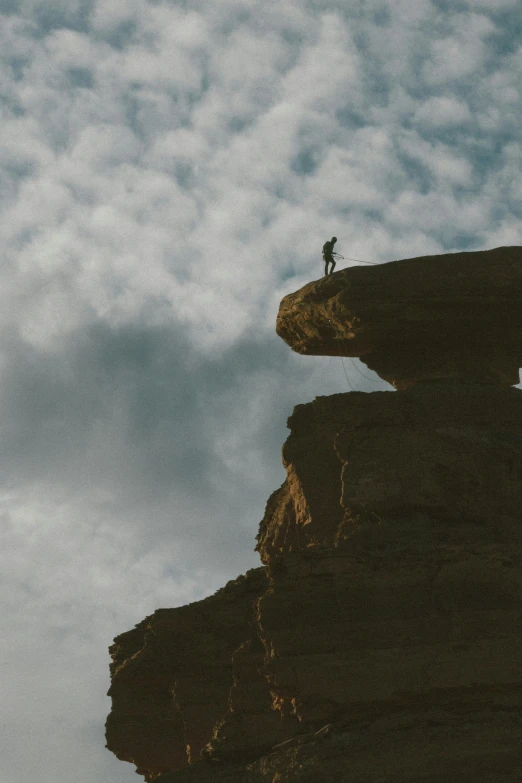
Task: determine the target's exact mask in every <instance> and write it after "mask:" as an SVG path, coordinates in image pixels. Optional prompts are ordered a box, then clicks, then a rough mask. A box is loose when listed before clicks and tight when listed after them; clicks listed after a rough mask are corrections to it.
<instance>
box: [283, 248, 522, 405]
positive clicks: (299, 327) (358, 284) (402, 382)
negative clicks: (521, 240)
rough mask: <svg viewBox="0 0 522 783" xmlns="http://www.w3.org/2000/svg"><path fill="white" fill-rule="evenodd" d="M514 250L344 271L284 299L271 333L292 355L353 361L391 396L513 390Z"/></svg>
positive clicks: (519, 287)
mask: <svg viewBox="0 0 522 783" xmlns="http://www.w3.org/2000/svg"><path fill="white" fill-rule="evenodd" d="M521 296H522V248H520V247H500V248H497V249H495V250H486V251H480V252H473V253H454V254H452V255H443V256H426V257H422V258H408V259H405V260H402V261H395V262H393V263H389V264H380V265H378V266H371V267H350V268H348V269H343V270H341V271H339V272H335V273H334V274H333V275H329V276H328V277H323V278H322V280H318V281H316V282H313V283H308V285H306V286H304V288H301V290H300V291H297V292H296V293H294V294H289V295H288V296H286V297H285V298H284V299H283V301H282V302H281V306H280V309H279V315H278V317H277V326H276V330H277V333H278V334H279V335H280V336H281V337H282V338H283V340H285V342H286V343H288V345H289V346H290V347H291V348H292V349H293V350H294V351H297V352H298V353H302V354H308V355H314V356H317V355H326V356H359V357H360V358H361V360H362V361H363V362H364V363H365V364H366V365H367V366H368V367H369V368H370V369H372V370H374V371H375V372H377V373H378V374H379V375H380V376H381V377H382V378H384V379H385V380H387V381H389V382H390V383H391V384H392V385H393V386H395V387H396V388H397V389H404V388H407V387H408V386H412V385H414V384H415V383H418V382H419V381H420V380H433V379H437V378H456V379H459V380H468V381H478V380H484V381H487V382H494V383H499V384H502V385H507V386H510V385H512V384H515V383H518V379H519V375H518V369H519V367H520V366H521V365H522V309H521V308H520V301H521Z"/></svg>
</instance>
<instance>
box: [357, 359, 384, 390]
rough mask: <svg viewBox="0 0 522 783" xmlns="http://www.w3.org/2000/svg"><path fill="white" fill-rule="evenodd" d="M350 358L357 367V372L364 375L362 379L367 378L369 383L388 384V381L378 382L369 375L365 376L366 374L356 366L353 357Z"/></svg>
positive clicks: (380, 380)
mask: <svg viewBox="0 0 522 783" xmlns="http://www.w3.org/2000/svg"><path fill="white" fill-rule="evenodd" d="M348 358H349V359H350V361H351V363H352V364H353V366H354V367H355V369H356V370H357V372H358V373H359V375H362V377H363V378H366V380H367V381H371V382H372V383H387V381H383V380H382V379H379V380H378V381H376V380H375V378H370V376H369V375H365V374H364V373H363V372H362V371H361V370H360V369H359V368H358V367H357V365H356V364H355V362H354V360H353V359H352V357H351V356H349V357H348Z"/></svg>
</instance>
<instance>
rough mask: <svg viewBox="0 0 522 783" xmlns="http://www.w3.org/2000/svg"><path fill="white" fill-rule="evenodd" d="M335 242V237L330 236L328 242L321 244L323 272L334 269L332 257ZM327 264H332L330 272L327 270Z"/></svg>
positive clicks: (326, 272)
mask: <svg viewBox="0 0 522 783" xmlns="http://www.w3.org/2000/svg"><path fill="white" fill-rule="evenodd" d="M336 242H337V237H332V238H331V239H330V241H329V242H325V243H324V245H323V261H324V273H325V275H327V274H332V272H333V271H334V269H335V260H334V257H333V249H334V245H335V243H336ZM328 264H331V265H332V268H331V269H330V272H328Z"/></svg>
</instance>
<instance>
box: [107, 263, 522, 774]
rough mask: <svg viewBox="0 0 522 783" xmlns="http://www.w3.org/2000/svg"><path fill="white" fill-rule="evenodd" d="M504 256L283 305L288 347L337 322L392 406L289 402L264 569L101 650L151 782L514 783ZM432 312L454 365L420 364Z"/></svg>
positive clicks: (517, 725) (121, 746)
mask: <svg viewBox="0 0 522 783" xmlns="http://www.w3.org/2000/svg"><path fill="white" fill-rule="evenodd" d="M519 260H522V256H521V249H520V248H501V249H499V250H497V251H488V252H487V253H474V254H457V255H455V256H449V257H441V258H439V259H432V258H431V259H412V260H409V261H404V262H396V263H394V264H389V265H387V266H386V267H383V268H381V271H379V272H378V273H377V275H374V270H346V271H345V272H340V273H337V274H335V275H333V276H331V277H329V278H326V279H325V280H323V281H320V283H314V284H310V286H308V287H305V289H302V291H301V292H298V293H297V294H296V295H293V297H294V298H293V299H292V297H287V299H286V300H284V302H283V304H282V308H281V313H282V314H283V315H282V316H280V321H279V327H280V328H282V331H283V332H284V334H285V339H287V338H288V339H289V342H291V343H293V347H295V348H297V349H298V350H303V352H314V351H315V352H324V353H327V352H328V350H330V348H331V347H332V345H333V343H332V340H335V336H332V334H333V333H332V332H328V331H327V330H326V329H325V328H324V329H323V327H324V323H325V319H326V320H327V317H330V316H331V315H332V313H333V314H334V316H335V318H337V319H338V320H337V321H336V324H337V325H336V329H337V328H339V329H340V328H341V324H344V326H343V327H342V328H343V329H345V332H344V334H345V338H343V339H344V340H345V343H344V348H343V350H344V349H346V350H352V349H353V347H354V346H356V347H357V350H358V351H360V352H362V350H364V351H365V353H364V356H365V357H366V358H367V359H368V357H373V358H372V359H371V361H370V360H369V359H368V365H369V366H370V365H371V362H373V361H374V358H375V356H381V355H382V356H384V354H382V353H379V352H383V351H388V350H389V351H390V357H389V358H386V361H389V365H387V366H389V367H392V368H393V372H392V371H391V370H390V373H389V375H388V377H389V378H391V379H393V380H394V382H395V384H396V385H397V386H398V387H399V388H400V389H401V391H398V392H376V393H373V394H364V393H350V394H338V395H333V396H331V397H319V398H317V399H316V400H315V401H314V402H312V403H309V404H306V405H298V406H297V407H296V409H295V411H294V413H293V415H292V416H291V417H290V419H289V422H288V426H289V429H290V435H289V437H288V440H287V442H286V443H285V446H284V448H283V463H284V465H285V468H286V471H287V479H286V481H285V482H284V484H283V485H282V487H280V488H279V489H278V490H277V491H276V492H274V493H273V495H272V496H271V497H270V498H269V500H268V503H267V507H266V512H265V516H264V519H263V521H262V523H261V526H260V531H259V535H258V539H257V540H258V544H257V547H256V548H257V550H258V551H259V553H260V556H261V559H262V562H263V564H264V566H263V567H262V568H259V569H254V570H253V571H249V572H248V574H247V575H246V576H245V577H240V578H239V579H237V580H236V581H234V582H230V583H229V584H228V585H227V586H226V587H225V588H223V589H222V590H221V591H219V592H218V593H217V594H216V595H215V596H212V597H210V598H207V599H205V600H204V601H199V602H197V603H194V604H191V605H189V606H186V607H180V608H177V609H160V610H158V611H157V612H155V613H154V614H153V615H152V616H151V617H148V618H146V619H145V620H144V621H143V622H141V623H140V624H139V625H137V626H136V628H135V629H134V630H132V631H129V632H128V633H125V634H122V635H120V636H119V637H117V639H116V640H115V644H114V645H113V647H112V648H111V654H112V658H113V664H112V667H111V675H112V685H111V690H110V691H109V693H110V695H111V696H112V700H113V707H112V712H111V715H110V716H109V718H108V721H107V743H108V747H109V748H110V749H111V750H113V752H114V753H116V755H117V756H118V757H119V758H122V759H125V760H127V761H131V762H133V763H134V764H135V765H136V767H137V771H138V772H140V773H141V774H142V775H144V777H145V779H146V780H147V781H153V780H157V781H158V783H207V781H208V782H209V783H210V781H212V782H216V783H290V782H291V783H370V782H371V783H377V781H386V783H405V782H409V781H411V783H414V781H415V783H420V782H421V781H422V783H454V781H459V782H460V781H463V782H464V783H468V781H469V783H472V782H473V783H491V782H492V781H494V782H497V783H501V781H502V783H506V781H507V782H508V783H511V782H512V781H522V773H521V772H520V770H522V742H521V741H522V725H521V724H522V557H521V555H522V526H521V524H520V514H521V511H520V509H521V508H522V391H520V390H519V389H511V388H506V386H505V384H506V383H507V381H508V380H509V378H510V377H512V376H513V375H514V373H513V368H514V367H515V366H516V368H517V369H518V361H519V359H518V356H519V354H518V353H517V351H518V342H517V341H518V339H519V336H518V335H519V321H520V323H522V321H521V320H520V319H522V315H520V314H518V313H517V314H516V315H515V313H514V307H515V299H516V297H517V296H518V297H520V292H521V288H520V284H519V282H518V281H519V280H520V281H521V282H522V273H520V272H519V271H518V266H517V264H518V261H519ZM486 262H487V263H486ZM383 269H385V270H386V271H385V272H384V271H382V270H383ZM473 269H474V270H475V272H476V274H475V273H473V274H472V272H473ZM423 270H424V271H425V274H424V273H423ZM492 270H494V274H493V272H492ZM366 272H369V273H370V274H369V275H367V274H366ZM352 273H354V274H355V273H356V274H355V276H353V275H352ZM363 273H364V274H363ZM378 275H380V277H379V276H378ZM450 283H451V285H450ZM348 284H349V285H348ZM408 286H409V288H408ZM517 286H518V288H517ZM400 290H402V291H403V293H404V297H403V300H402V302H403V305H404V307H405V317H404V318H403V319H402V321H401V322H400V324H399V327H400V328H399V327H398V326H397V324H395V325H394V324H393V318H394V317H395V316H397V313H398V310H397V296H398V293H399V291H400ZM465 290H467V292H468V296H467V298H466V297H465V295H464V291H465ZM303 292H304V293H303ZM332 292H333V293H332ZM372 292H373V293H372ZM444 292H445V293H444ZM416 294H417V295H416ZM314 297H315V298H314ZM365 297H366V299H365ZM372 297H373V298H372ZM379 297H380V298H379ZM386 297H388V298H386ZM287 300H288V301H287ZM501 301H502V302H503V303H504V304H503V306H502V307H501ZM457 303H458V304H459V306H458V307H457ZM463 305H465V315H463V311H462V310H461V309H460V308H461V306H463ZM350 308H351V310H350ZM365 308H366V309H365ZM352 310H353V313H355V315H354V316H353V318H352V316H350V318H352V320H351V321H349V319H348V320H347V314H348V312H349V311H350V312H351V311H352ZM501 311H502V312H501ZM285 313H286V315H285ZM394 313H395V316H394V315H393V314H394ZM437 314H438V315H437ZM508 314H510V315H509V317H511V318H512V319H513V323H512V326H513V330H512V333H511V332H510V331H509V328H508ZM471 315H473V319H472V318H471ZM435 317H437V318H438V319H439V320H438V333H439V334H442V333H444V335H445V339H448V340H450V342H449V344H448V345H449V348H448V351H449V353H451V354H452V356H453V359H451V361H450V360H449V359H448V358H447V357H445V356H444V353H443V351H442V349H441V350H440V351H439V348H437V345H436V343H437V340H436V339H434V338H430V339H431V342H429V343H428V342H426V343H425V348H426V350H425V351H424V353H422V356H423V357H424V358H423V360H422V361H421V359H420V358H419V357H420V356H421V352H420V347H419V346H420V343H416V342H415V341H416V340H417V341H419V340H420V339H421V338H422V340H426V341H427V340H428V336H427V334H428V331H429V330H428V322H429V321H430V319H433V318H435ZM357 319H358V320H357ZM445 319H447V321H446V320H445ZM488 319H490V322H489V326H487V325H486V321H487V320H488ZM348 321H349V323H348ZM281 324H283V327H281ZM347 324H348V326H347ZM415 324H416V325H417V326H418V330H417V331H416V326H415ZM285 330H286V331H285ZM350 330H351V331H350ZM486 333H489V335H490V336H491V335H494V336H495V339H496V340H498V342H497V343H496V346H495V345H494V344H493V342H494V341H493V340H492V339H490V337H487V334H486ZM346 335H348V336H346ZM350 335H351V336H350ZM416 335H417V336H416ZM419 335H420V336H421V337H419ZM392 338H393V339H392ZM450 338H451V339H450ZM486 338H487V339H486ZM437 339H438V338H437ZM475 340H476V344H475ZM347 346H351V347H348V348H347ZM413 348H415V350H416V351H417V354H418V355H417V356H416V357H414V358H411V357H410V355H409V353H408V351H410V350H413ZM428 348H429V350H428ZM461 348H462V350H464V348H465V351H466V356H467V358H466V363H465V368H464V369H463V367H464V365H459V362H458V361H457V360H456V359H455V357H456V356H458V354H459V351H460V350H461ZM319 349H320V350H319ZM347 355H359V354H357V353H353V354H350V353H348V354H347ZM379 361H380V360H379ZM452 362H453V364H452ZM384 364H385V362H384V359H383V364H382V366H384ZM379 366H381V365H379ZM502 368H503V369H502ZM506 368H507V369H506ZM510 368H511V369H510ZM457 370H458V371H457ZM386 372H387V371H386ZM510 373H511V376H510ZM459 375H460V376H461V377H460V379H459ZM434 378H438V380H434ZM516 380H518V375H517V378H516ZM485 381H488V382H485Z"/></svg>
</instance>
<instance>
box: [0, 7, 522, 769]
mask: <svg viewBox="0 0 522 783" xmlns="http://www.w3.org/2000/svg"><path fill="white" fill-rule="evenodd" d="M521 33H522V17H521V15H520V7H519V6H518V3H517V0H452V2H449V0H278V2H277V3H266V2H265V1H264V0H219V2H215V0H191V1H190V2H188V0H179V1H178V2H174V1H171V2H169V1H168V0H167V1H165V2H163V1H155V2H150V1H147V0H46V2H45V3H42V2H36V0H0V94H1V101H0V112H1V114H0V119H1V122H0V246H1V248H2V253H1V256H0V300H1V301H0V457H1V470H0V515H1V527H0V535H1V547H0V571H1V580H0V585H1V593H0V596H1V612H2V620H3V634H2V636H3V640H2V641H3V644H2V649H1V652H0V660H1V667H2V679H3V684H4V686H5V687H4V689H3V690H4V693H3V698H2V712H3V715H2V719H1V723H2V732H1V739H0V754H1V758H2V773H1V774H2V778H1V780H2V783H3V782H4V781H5V783H27V781H28V780H35V779H38V781H39V782H40V783H56V781H57V780H74V781H75V783H131V781H135V780H137V778H136V776H135V774H134V767H133V766H132V765H130V764H127V763H124V762H119V761H118V760H117V759H116V758H115V757H114V756H113V755H112V754H111V753H110V752H109V751H107V750H106V749H105V747H104V744H105V741H104V722H105V718H106V715H107V713H108V711H109V709H110V701H109V699H108V698H107V697H106V691H107V689H108V687H109V676H108V664H109V656H108V652H107V647H108V646H109V645H110V644H111V643H112V639H113V637H114V636H115V635H117V634H118V633H121V632H123V631H126V630H129V629H130V628H132V627H133V626H134V625H135V624H136V623H138V622H139V621H140V620H142V619H143V618H144V617H145V616H146V615H148V614H151V613H152V612H153V611H154V610H155V609H157V608H159V607H169V606H179V605H183V604H186V603H188V602H190V601H194V600H199V599H201V598H203V597H205V596H207V595H210V594H212V593H214V592H215V590H216V589H218V588H219V587H220V586H222V585H223V584H225V583H226V582H227V581H228V580H229V579H233V578H235V577H236V576H237V575H239V574H241V573H244V572H245V571H246V570H247V569H248V568H252V567H256V566H258V565H259V564H260V562H259V558H258V556H257V554H256V553H255V552H254V551H253V548H254V545H255V535H256V533H257V527H258V523H259V521H260V519H261V518H262V516H263V513H264V507H265V503H266V500H267V499H268V497H269V495H270V494H271V492H272V491H274V490H275V489H276V488H277V487H278V486H279V485H280V484H281V483H282V481H283V480H284V470H283V468H282V465H281V446H282V444H283V442H284V440H285V438H286V434H287V430H286V420H287V418H288V416H289V415H290V414H291V412H292V410H293V407H294V406H295V405H296V404H298V403H303V402H308V401H311V400H313V399H314V397H315V396H317V395H326V394H333V393H338V392H346V391H349V387H350V386H351V387H352V388H354V389H356V390H360V391H364V392H367V393H371V392H373V391H376V390H383V389H390V387H389V386H388V384H386V383H384V382H381V381H379V379H378V378H377V376H375V375H374V374H373V373H371V372H370V371H369V370H367V368H366V367H365V366H364V365H361V364H360V363H359V362H358V360H353V361H346V363H345V369H346V373H347V375H346V376H345V374H344V370H343V366H342V364H341V360H340V359H336V358H326V357H325V358H321V357H300V356H297V355H295V354H293V353H292V352H291V351H290V349H289V348H288V347H287V346H286V345H285V344H284V343H283V342H282V341H281V340H280V339H279V338H278V337H277V336H276V334H275V331H274V326H275V318H276V313H277V309H278V305H279V302H280V300H281V298H282V297H283V296H284V295H285V294H287V293H289V292H291V291H295V290H297V289H298V288H300V287H301V286H303V285H304V284H305V283H307V282H309V281H310V280H314V279H318V278H319V277H320V276H321V274H322V263H321V247H322V245H323V243H324V241H325V240H326V239H329V238H330V237H331V236H332V235H335V236H337V237H338V243H337V248H336V249H337V250H338V251H339V252H340V253H342V254H343V255H344V256H347V257H351V258H356V259H362V260H366V261H372V262H374V263H386V262H389V261H393V260H395V259H399V258H408V257H415V256H420V255H426V254H437V253H449V252H456V251H462V250H476V249H489V248H494V247H498V246H502V245H521V244H522V219H521V218H522V178H521V176H520V164H521V161H522V131H521V124H520V116H521V110H522V106H521V103H522V102H521V95H520V85H521V84H522V45H521V43H520V42H521V40H522V38H521ZM353 263H354V262H352V261H347V260H346V261H341V262H340V265H339V266H338V268H342V267H344V266H350V265H352V264H353ZM361 370H362V372H363V373H364V375H365V376H366V377H363V375H361Z"/></svg>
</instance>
